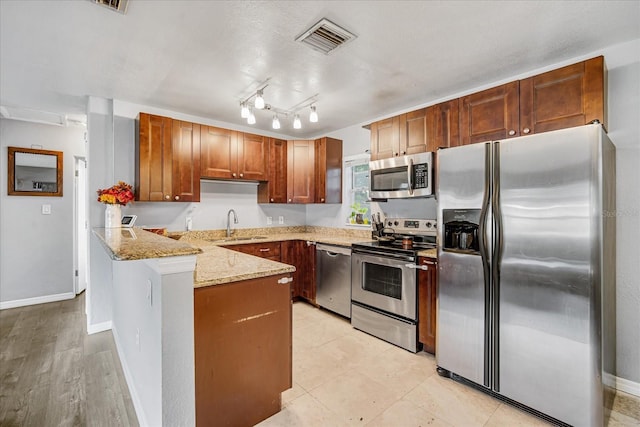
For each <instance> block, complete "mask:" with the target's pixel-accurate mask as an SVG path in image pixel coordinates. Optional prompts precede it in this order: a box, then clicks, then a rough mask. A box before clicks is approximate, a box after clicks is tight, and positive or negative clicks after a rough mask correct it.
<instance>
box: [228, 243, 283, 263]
mask: <svg viewBox="0 0 640 427" xmlns="http://www.w3.org/2000/svg"><path fill="white" fill-rule="evenodd" d="M226 248H227V249H231V250H234V251H238V252H242V253H245V254H249V255H255V256H259V257H261V258H269V259H273V260H275V261H279V260H280V242H263V243H247V244H243V245H229V246H226Z"/></svg>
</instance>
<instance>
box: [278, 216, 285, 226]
mask: <svg viewBox="0 0 640 427" xmlns="http://www.w3.org/2000/svg"><path fill="white" fill-rule="evenodd" d="M278 224H284V217H283V216H282V215H280V216H279V217H278Z"/></svg>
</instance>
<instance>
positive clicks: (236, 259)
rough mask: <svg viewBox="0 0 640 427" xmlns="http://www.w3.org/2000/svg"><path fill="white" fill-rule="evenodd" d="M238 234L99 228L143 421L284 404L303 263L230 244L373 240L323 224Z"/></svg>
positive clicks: (232, 415) (119, 334) (236, 414)
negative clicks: (295, 288)
mask: <svg viewBox="0 0 640 427" xmlns="http://www.w3.org/2000/svg"><path fill="white" fill-rule="evenodd" d="M338 230H339V231H340V232H339V233H338V232H336V231H338ZM236 232H237V234H236V235H235V236H234V237H232V238H226V237H225V236H224V231H223V230H212V231H191V232H185V233H172V234H171V235H170V236H171V237H173V238H168V237H164V236H159V235H156V234H153V233H150V232H147V231H144V230H142V229H138V228H134V229H94V233H93V234H94V236H95V237H96V238H97V239H98V240H99V241H100V243H101V244H102V246H103V247H104V248H105V254H106V255H108V257H109V258H110V260H109V261H110V264H111V271H112V281H111V282H112V285H111V287H112V289H111V298H112V307H113V309H112V321H111V324H112V330H113V334H114V338H115V341H116V344H117V348H118V353H119V355H120V359H121V361H122V365H123V369H124V371H125V376H126V378H127V382H128V385H129V388H130V390H131V395H132V399H133V401H134V405H135V407H136V412H137V413H138V417H139V419H140V420H141V424H149V425H161V424H162V425H195V424H196V421H197V423H198V424H202V425H204V424H207V420H210V419H212V418H214V417H215V418H216V419H217V420H220V418H219V417H220V414H221V413H224V415H225V416H226V417H229V419H235V420H240V423H241V424H247V425H249V424H255V423H257V422H259V421H260V420H261V419H264V418H267V417H269V416H270V415H272V414H274V413H276V412H278V411H279V410H280V393H281V392H282V391H284V390H286V389H288V388H290V387H291V291H290V286H291V281H292V280H293V279H292V274H294V272H295V270H296V268H295V267H293V266H291V265H287V264H284V263H280V262H277V261H272V260H270V259H266V258H260V257H256V256H252V255H248V254H245V253H241V252H238V251H235V250H230V249H228V248H231V247H232V246H233V245H238V244H247V243H257V242H260V243H262V242H265V243H268V242H282V241H287V240H295V241H303V242H302V243H304V241H308V242H316V241H317V242H324V243H333V244H338V245H343V246H350V245H351V243H354V242H358V241H363V240H368V239H370V237H369V236H370V234H369V233H370V231H369V230H347V229H324V228H321V227H308V228H307V227H283V228H282V230H280V229H274V228H272V229H242V230H237V231H236ZM221 246H225V247H227V248H224V247H221ZM266 331H268V333H265V332H266ZM274 331H275V332H274ZM249 349H250V350H249ZM265 365H266V366H270V369H269V370H268V372H265V371H266V370H264V369H263V367H264V366H265ZM238 367H241V369H242V375H238V372H236V371H234V370H233V369H234V368H235V369H238ZM212 384H214V385H215V386H214V387H212ZM194 402H195V404H194ZM248 405H249V406H250V407H248Z"/></svg>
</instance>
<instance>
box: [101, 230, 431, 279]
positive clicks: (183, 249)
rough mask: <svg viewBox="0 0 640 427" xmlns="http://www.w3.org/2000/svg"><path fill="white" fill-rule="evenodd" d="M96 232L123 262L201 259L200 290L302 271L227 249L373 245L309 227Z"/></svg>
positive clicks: (365, 235) (365, 233)
mask: <svg viewBox="0 0 640 427" xmlns="http://www.w3.org/2000/svg"><path fill="white" fill-rule="evenodd" d="M93 232H94V234H96V236H98V237H99V238H100V241H101V242H102V244H103V246H104V247H105V248H106V249H107V252H108V253H109V254H110V256H111V258H112V259H114V260H118V261H125V260H137V259H145V258H161V257H170V256H181V255H196V270H195V272H194V287H195V288H199V287H204V286H211V285H219V284H223V283H230V282H237V281H241V280H248V279H255V278H259V277H266V276H273V275H278V274H289V273H292V272H294V271H295V270H296V269H295V267H293V266H291V265H288V264H283V263H280V262H277V261H271V260H268V259H264V258H260V257H256V256H253V255H248V254H244V253H241V252H236V251H232V250H229V249H225V248H223V247H221V246H231V245H242V244H250V243H253V244H260V243H263V242H280V241H287V240H308V241H313V242H317V243H325V244H329V245H337V246H347V247H349V246H351V245H352V244H353V243H358V242H370V241H371V234H370V231H369V230H354V229H344V228H331V227H305V226H297V227H274V228H254V229H238V230H236V231H235V233H234V235H233V237H232V238H226V237H225V230H207V231H188V232H173V233H169V234H168V237H170V238H168V237H165V236H160V235H157V234H154V233H151V232H148V231H145V230H142V229H140V228H132V229H127V228H122V229H104V228H98V229H94V230H93ZM418 255H419V256H423V257H430V258H435V257H436V256H437V251H436V250H435V249H429V250H424V251H420V252H419V253H418Z"/></svg>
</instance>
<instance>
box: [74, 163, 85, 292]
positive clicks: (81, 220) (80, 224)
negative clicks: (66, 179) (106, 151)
mask: <svg viewBox="0 0 640 427" xmlns="http://www.w3.org/2000/svg"><path fill="white" fill-rule="evenodd" d="M74 175H75V176H74V233H73V234H74V236H75V239H74V245H73V246H74V270H75V271H74V282H75V283H74V291H75V293H76V295H78V294H80V293H82V292H83V291H84V290H85V289H87V281H88V279H87V271H88V268H87V261H88V230H87V226H88V223H87V159H86V158H84V157H76V158H75V174H74Z"/></svg>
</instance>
